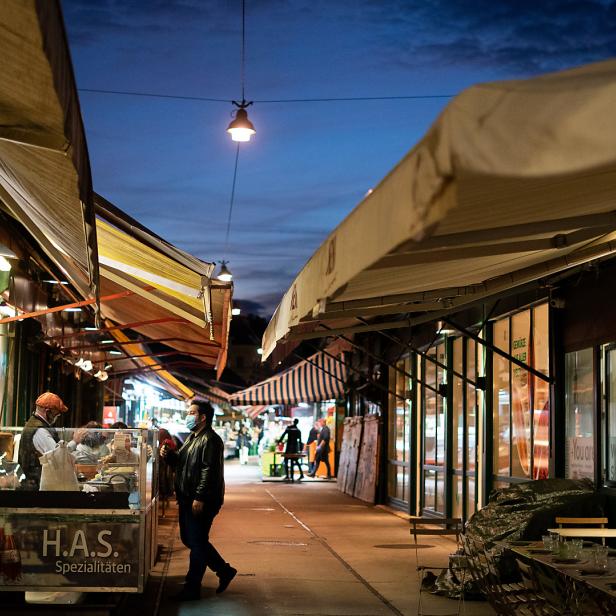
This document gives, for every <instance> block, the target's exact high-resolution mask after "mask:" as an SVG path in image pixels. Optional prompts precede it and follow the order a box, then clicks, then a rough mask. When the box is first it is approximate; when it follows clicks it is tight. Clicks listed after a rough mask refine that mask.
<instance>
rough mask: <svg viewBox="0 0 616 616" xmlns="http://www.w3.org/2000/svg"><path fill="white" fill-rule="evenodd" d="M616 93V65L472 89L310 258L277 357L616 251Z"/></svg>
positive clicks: (281, 321) (283, 309)
mask: <svg viewBox="0 0 616 616" xmlns="http://www.w3.org/2000/svg"><path fill="white" fill-rule="evenodd" d="M614 101H616V61H607V62H601V63H597V64H593V65H589V66H584V67H581V68H578V69H574V70H569V71H564V72H560V73H554V74H549V75H545V76H542V77H538V78H534V79H529V80H524V81H507V82H496V83H489V84H482V85H477V86H473V87H471V88H469V89H468V90H465V91H464V92H462V93H461V94H460V95H459V96H457V97H456V98H455V99H454V100H453V101H452V102H451V103H450V104H449V105H448V106H447V107H446V109H445V110H444V111H443V113H442V114H441V116H440V117H439V118H438V119H437V121H436V122H435V123H434V125H433V126H432V127H431V128H430V130H429V131H428V133H427V134H426V135H425V137H424V138H423V139H422V140H421V141H420V142H419V143H418V144H417V145H416V146H415V147H414V148H413V149H412V150H411V151H410V152H409V153H408V154H407V155H406V156H405V157H404V158H403V159H402V160H401V161H400V163H399V164H398V165H397V166H396V167H395V168H394V169H393V170H392V171H391V172H390V173H389V175H387V176H386V177H385V178H384V179H383V181H382V182H381V183H380V184H379V185H378V186H377V187H376V188H375V189H374V191H372V192H371V193H370V194H369V195H368V196H367V197H366V198H365V199H364V200H363V201H362V202H361V203H360V204H359V205H358V206H357V207H356V208H355V210H353V212H351V214H350V215H349V216H348V217H347V218H346V219H345V220H344V221H343V222H342V223H341V224H340V225H339V226H338V228H336V229H335V230H334V231H333V232H332V233H331V235H330V236H329V237H328V238H327V240H326V241H325V242H324V243H323V244H322V245H321V246H320V248H319V249H318V250H317V251H316V253H315V254H314V255H313V256H312V257H311V259H310V260H309V261H308V262H307V263H306V265H305V266H304V268H303V269H302V271H301V272H300V273H299V275H298V276H297V278H296V279H295V281H294V282H293V284H292V285H291V287H290V288H289V290H288V291H287V292H286V293H285V295H284V297H283V299H282V301H281V303H280V305H279V306H278V308H277V309H276V312H275V314H274V316H273V318H272V321H271V322H270V324H269V326H268V328H267V330H266V332H265V335H264V339H263V349H264V357H266V356H268V355H269V354H270V353H271V352H272V351H273V349H274V347H275V346H276V344H277V343H279V341H281V340H283V339H285V338H286V339H289V338H293V337H295V338H301V337H308V336H310V335H311V332H314V330H317V329H319V327H320V326H321V325H322V324H327V325H328V326H341V327H344V326H346V325H348V324H350V323H353V322H354V323H356V324H357V322H356V321H354V319H355V318H356V317H357V316H363V317H367V316H374V315H383V314H388V313H389V314H394V313H413V312H426V311H427V312H428V314H434V315H438V314H439V313H440V312H443V311H446V310H451V309H452V308H455V307H458V306H462V305H464V304H467V303H469V302H472V301H477V300H478V299H480V298H481V297H486V296H489V295H490V294H494V293H497V292H499V291H502V290H504V289H506V288H511V287H515V286H517V285H519V284H523V283H525V282H529V281H532V280H537V279H539V278H541V277H543V276H546V275H549V274H551V273H554V272H557V271H561V270H564V269H566V268H568V267H570V266H572V265H575V264H578V263H584V262H587V261H589V260H591V259H596V258H601V257H604V256H606V255H609V254H612V253H613V252H614V250H616V245H615V244H614V236H613V234H611V231H612V230H614V229H616V215H615V214H614V211H616V148H614V139H615V138H616V114H614V112H613V108H614ZM300 332H302V333H300Z"/></svg>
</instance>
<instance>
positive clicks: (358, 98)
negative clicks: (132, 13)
mask: <svg viewBox="0 0 616 616" xmlns="http://www.w3.org/2000/svg"><path fill="white" fill-rule="evenodd" d="M242 74H243V69H242ZM243 83H244V81H243V78H242V96H243V95H244V85H243ZM78 90H79V92H86V93H89V94H116V95H119V96H141V97H146V98H162V99H172V100H183V101H199V102H205V103H232V102H233V99H231V98H215V97H210V96H188V95H181V94H161V93H158V92H137V91H134V90H104V89H101V88H78ZM454 96H456V95H455V94H406V95H400V96H324V97H316V98H269V99H254V100H253V102H254V103H259V104H268V103H281V104H282V103H284V104H286V103H338V102H340V103H352V102H362V101H396V100H429V99H439V98H453V97H454Z"/></svg>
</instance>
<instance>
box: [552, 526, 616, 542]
mask: <svg viewBox="0 0 616 616" xmlns="http://www.w3.org/2000/svg"><path fill="white" fill-rule="evenodd" d="M548 532H549V533H556V534H557V535H560V536H561V537H565V538H566V537H569V538H573V537H580V538H584V537H587V538H589V539H590V538H595V539H614V538H616V528H582V527H576V528H548Z"/></svg>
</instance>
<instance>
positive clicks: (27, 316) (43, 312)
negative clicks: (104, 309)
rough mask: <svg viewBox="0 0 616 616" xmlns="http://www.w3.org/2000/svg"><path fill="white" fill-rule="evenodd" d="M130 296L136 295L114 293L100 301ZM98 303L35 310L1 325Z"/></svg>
mask: <svg viewBox="0 0 616 616" xmlns="http://www.w3.org/2000/svg"><path fill="white" fill-rule="evenodd" d="M129 295H134V293H133V292H132V291H122V292H120V293H114V294H113V295H106V296H105V297H101V298H100V300H101V301H104V302H111V301H113V300H114V299H122V298H123V297H128V296H129ZM97 301H98V300H97V299H96V298H91V299H84V300H83V301H80V302H73V303H72V304H63V305H62V306H54V307H53V308H45V309H44V310H35V311H34V312H24V313H22V314H18V315H17V316H14V317H5V318H4V319H0V325H2V324H3V323H12V322H13V321H21V320H23V319H32V318H34V317H42V316H44V315H46V314H51V313H52V312H62V311H63V310H66V309H67V308H82V307H84V306H90V305H92V304H96V303H97Z"/></svg>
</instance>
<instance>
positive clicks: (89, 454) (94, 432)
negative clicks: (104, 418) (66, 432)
mask: <svg viewBox="0 0 616 616" xmlns="http://www.w3.org/2000/svg"><path fill="white" fill-rule="evenodd" d="M102 427H103V426H101V425H100V424H99V423H97V422H95V421H89V422H88V423H87V424H86V425H85V426H84V427H83V428H79V429H78V430H75V434H74V435H73V440H72V441H71V442H70V443H69V444H68V448H69V449H71V450H72V451H71V454H72V456H73V458H74V459H75V463H76V464H98V463H99V461H100V459H101V458H102V457H103V456H106V455H108V454H109V448H108V447H107V445H106V444H105V435H104V434H103V432H99V430H101V429H102Z"/></svg>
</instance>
